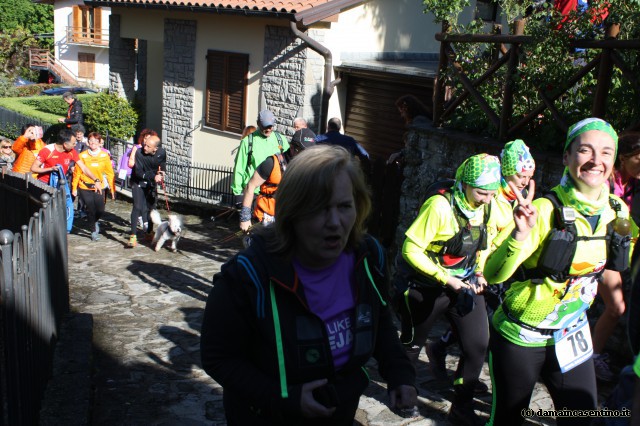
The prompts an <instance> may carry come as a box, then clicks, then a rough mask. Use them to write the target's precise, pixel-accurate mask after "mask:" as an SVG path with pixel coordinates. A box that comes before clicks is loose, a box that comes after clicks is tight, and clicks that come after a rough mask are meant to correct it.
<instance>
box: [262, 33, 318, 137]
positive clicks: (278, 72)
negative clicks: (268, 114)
mask: <svg viewBox="0 0 640 426" xmlns="http://www.w3.org/2000/svg"><path fill="white" fill-rule="evenodd" d="M309 51H310V49H307V48H306V46H305V45H304V43H303V42H302V40H300V39H298V38H296V36H295V35H294V34H293V33H292V32H291V30H290V29H289V27H275V26H267V27H266V28H265V42H264V58H265V59H264V60H265V63H264V65H263V70H262V86H261V88H260V89H261V92H262V97H263V98H264V100H265V102H266V105H262V106H261V108H267V109H270V110H271V111H273V113H274V114H275V116H276V117H278V119H277V120H276V126H275V127H276V130H277V131H279V132H280V133H283V134H285V135H288V136H291V135H292V134H293V119H294V118H296V117H297V116H298V115H304V110H305V105H306V102H309V100H308V97H307V95H306V85H305V75H306V71H307V69H306V67H307V55H308V52H309Z"/></svg>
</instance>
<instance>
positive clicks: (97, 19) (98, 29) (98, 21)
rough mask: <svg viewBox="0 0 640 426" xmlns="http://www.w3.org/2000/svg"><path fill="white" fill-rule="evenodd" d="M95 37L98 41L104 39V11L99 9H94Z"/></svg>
mask: <svg viewBox="0 0 640 426" xmlns="http://www.w3.org/2000/svg"><path fill="white" fill-rule="evenodd" d="M93 19H94V23H93V35H94V38H95V40H96V41H99V40H100V39H102V9H101V8H99V7H94V8H93Z"/></svg>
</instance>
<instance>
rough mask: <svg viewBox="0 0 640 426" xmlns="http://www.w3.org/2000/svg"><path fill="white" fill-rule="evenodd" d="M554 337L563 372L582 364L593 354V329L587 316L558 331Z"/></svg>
mask: <svg viewBox="0 0 640 426" xmlns="http://www.w3.org/2000/svg"><path fill="white" fill-rule="evenodd" d="M553 338H554V340H555V342H556V357H557V358H558V364H560V371H562V372H563V373H566V372H567V371H569V370H571V369H572V368H574V367H575V366H577V365H580V364H582V363H583V362H585V361H586V360H588V359H589V358H591V355H593V343H592V342H591V331H590V330H589V321H587V319H586V318H585V319H583V320H582V321H580V322H579V323H578V324H576V325H575V326H573V327H570V328H565V329H562V330H558V331H556V332H555V333H554V334H553Z"/></svg>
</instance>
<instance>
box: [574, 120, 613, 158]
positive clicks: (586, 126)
mask: <svg viewBox="0 0 640 426" xmlns="http://www.w3.org/2000/svg"><path fill="white" fill-rule="evenodd" d="M589 130H600V131H601V132H605V133H606V134H608V135H609V136H611V138H612V139H613V142H614V143H615V145H616V154H617V152H618V134H617V133H616V131H615V130H613V127H612V126H611V124H609V123H607V122H606V121H604V120H602V119H600V118H595V117H591V118H585V119H584V120H581V121H578V122H577V123H576V124H574V125H573V126H571V127H569V130H568V131H567V140H566V142H565V143H564V150H563V152H564V151H566V150H567V149H569V145H571V142H573V140H574V139H575V138H577V137H578V136H579V135H581V134H583V133H584V132H588V131H589Z"/></svg>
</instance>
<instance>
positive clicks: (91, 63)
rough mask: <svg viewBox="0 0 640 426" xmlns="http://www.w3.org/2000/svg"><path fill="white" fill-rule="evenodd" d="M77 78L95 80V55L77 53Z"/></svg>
mask: <svg viewBox="0 0 640 426" xmlns="http://www.w3.org/2000/svg"><path fill="white" fill-rule="evenodd" d="M78 77H79V78H86V79H89V80H93V79H95V78H96V55H95V54H93V53H78Z"/></svg>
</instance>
